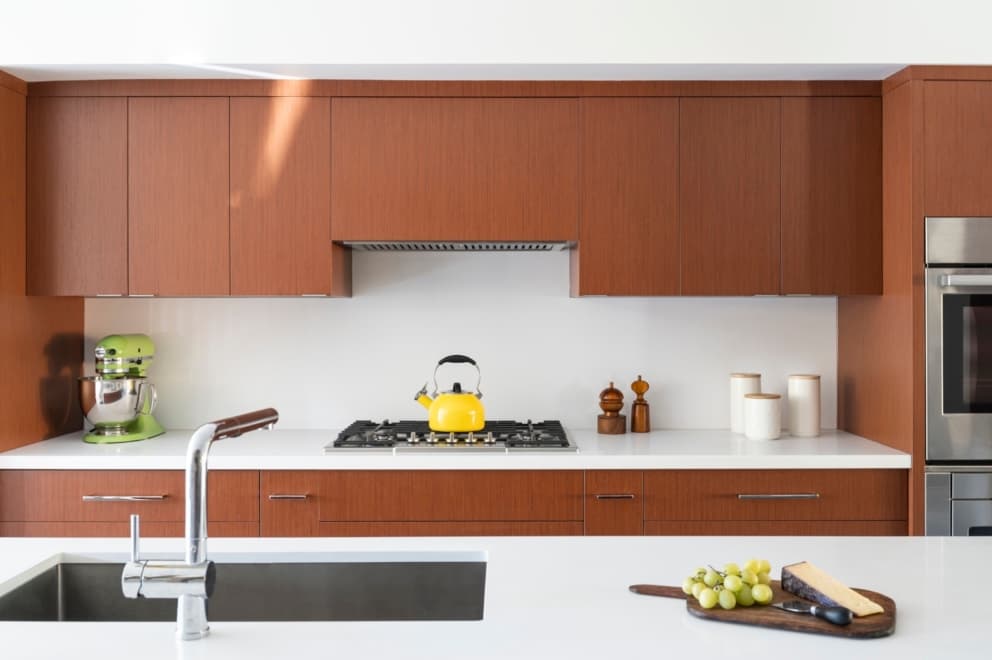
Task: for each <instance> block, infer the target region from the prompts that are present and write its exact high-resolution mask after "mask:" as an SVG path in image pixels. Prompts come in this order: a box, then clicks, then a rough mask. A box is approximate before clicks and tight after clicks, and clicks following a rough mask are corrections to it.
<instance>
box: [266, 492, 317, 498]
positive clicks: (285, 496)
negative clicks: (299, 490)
mask: <svg viewBox="0 0 992 660" xmlns="http://www.w3.org/2000/svg"><path fill="white" fill-rule="evenodd" d="M309 498H310V493H304V494H303V495H282V494H277V493H273V494H272V495H269V499H270V500H306V499H309Z"/></svg>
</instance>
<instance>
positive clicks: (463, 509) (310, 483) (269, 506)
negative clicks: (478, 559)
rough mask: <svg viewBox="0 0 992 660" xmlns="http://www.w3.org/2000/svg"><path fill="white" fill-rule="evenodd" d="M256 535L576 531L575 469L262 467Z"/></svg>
mask: <svg viewBox="0 0 992 660" xmlns="http://www.w3.org/2000/svg"><path fill="white" fill-rule="evenodd" d="M261 481H262V516H261V530H262V535H263V536H282V535H292V534H295V533H299V532H305V533H306V534H308V535H320V536H394V535H399V536H406V535H410V536H432V535H440V536H475V535H504V534H505V535H517V534H520V535H542V534H543V535H562V534H565V535H569V534H582V529H583V502H582V498H583V473H582V471H580V470H329V471H300V472H263V473H262V480H261Z"/></svg>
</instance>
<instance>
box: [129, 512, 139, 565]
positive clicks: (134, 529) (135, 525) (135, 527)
mask: <svg viewBox="0 0 992 660" xmlns="http://www.w3.org/2000/svg"><path fill="white" fill-rule="evenodd" d="M139 541H141V516H139V515H138V514H137V513H132V514H131V561H133V562H138V561H141V560H140V559H138V542H139Z"/></svg>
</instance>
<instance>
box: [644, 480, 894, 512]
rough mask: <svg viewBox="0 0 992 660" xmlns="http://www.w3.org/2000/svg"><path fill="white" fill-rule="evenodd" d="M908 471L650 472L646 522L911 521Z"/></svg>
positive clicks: (646, 496)
mask: <svg viewBox="0 0 992 660" xmlns="http://www.w3.org/2000/svg"><path fill="white" fill-rule="evenodd" d="M906 489H907V471H906V470H730V471H722V470H671V471H650V472H646V473H645V474H644V518H645V520H694V521H701V520H906V514H907V510H906V509H907V491H906Z"/></svg>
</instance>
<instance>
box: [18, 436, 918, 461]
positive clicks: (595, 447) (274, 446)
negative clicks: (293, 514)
mask: <svg viewBox="0 0 992 660" xmlns="http://www.w3.org/2000/svg"><path fill="white" fill-rule="evenodd" d="M190 433H191V431H169V432H167V433H165V434H164V435H161V436H159V437H157V438H151V439H149V440H144V441H141V442H132V443H125V444H107V445H92V444H88V443H85V442H83V441H82V435H83V434H82V432H78V433H71V434H68V435H63V436H59V437H57V438H53V439H51V440H45V441H42V442H36V443H34V444H30V445H27V446H24V447H20V448H18V449H13V450H10V451H6V452H3V453H0V469H19V470H70V469H77V470H78V469H86V470H114V469H122V470H123V469H128V470H180V469H183V467H184V466H185V453H186V443H187V442H188V441H189V437H190ZM567 433H568V437H569V438H570V440H571V441H572V442H574V443H575V444H576V445H577V446H578V451H575V452H568V451H557V452H554V451H539V452H532V451H527V450H523V451H515V452H510V453H508V454H507V453H489V452H477V451H474V450H472V449H449V448H446V447H441V448H438V449H434V450H426V451H420V450H415V451H407V452H400V453H395V454H394V453H392V452H391V451H388V450H387V451H367V450H344V449H336V450H332V451H330V452H328V453H325V452H324V445H326V444H328V443H329V442H331V441H332V440H333V439H334V438H335V437H337V434H338V431H337V430H326V431H325V430H306V431H303V430H301V431H293V430H284V429H278V428H276V429H274V430H271V431H257V432H254V433H248V434H246V435H244V436H241V437H239V438H230V439H226V440H221V441H220V442H217V443H215V444H214V445H213V448H212V449H211V450H210V467H211V469H215V470H334V469H352V470H355V469H362V470H396V469H425V470H447V469H451V470H455V469H458V470H465V469H497V470H501V469H502V470H519V469H547V470H552V469H553V470H568V469H575V470H584V469H735V468H736V469H799V468H820V469H827V468H908V467H910V455H909V454H906V453H903V452H900V451H897V450H895V449H892V448H891V447H888V446H886V445H882V444H880V443H877V442H872V441H871V440H867V439H865V438H862V437H860V436H856V435H852V434H850V433H846V432H844V431H835V430H825V431H823V433H822V434H821V435H820V436H818V437H815V438H798V437H792V436H788V435H784V436H782V437H781V438H779V439H778V440H763V441H762V440H758V441H755V440H748V439H747V438H745V437H744V436H742V435H735V434H733V433H731V432H730V431H728V430H725V429H718V430H697V429H693V430H663V431H652V432H651V433H627V434H625V435H599V434H597V433H596V432H595V431H591V430H583V429H578V430H573V429H567Z"/></svg>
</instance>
